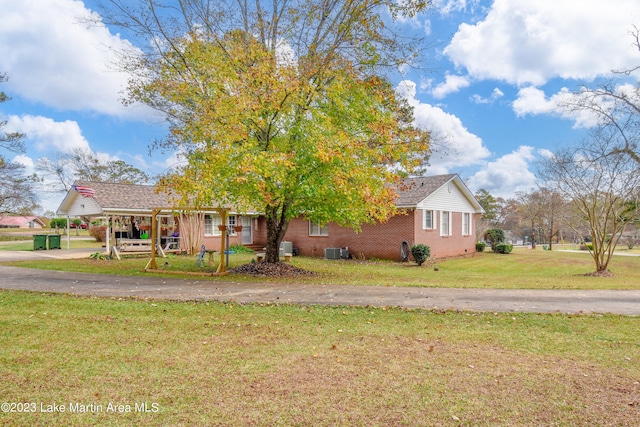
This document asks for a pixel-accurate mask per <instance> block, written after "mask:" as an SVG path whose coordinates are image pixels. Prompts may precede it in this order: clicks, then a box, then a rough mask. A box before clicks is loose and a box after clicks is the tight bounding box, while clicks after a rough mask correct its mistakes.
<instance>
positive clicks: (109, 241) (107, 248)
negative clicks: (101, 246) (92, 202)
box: [105, 215, 111, 255]
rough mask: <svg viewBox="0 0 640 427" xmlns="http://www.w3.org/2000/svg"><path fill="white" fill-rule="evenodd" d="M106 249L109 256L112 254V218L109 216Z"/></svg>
mask: <svg viewBox="0 0 640 427" xmlns="http://www.w3.org/2000/svg"><path fill="white" fill-rule="evenodd" d="M105 240H106V242H105V248H106V252H107V255H109V254H110V253H111V217H110V216H109V215H107V230H106V232H105Z"/></svg>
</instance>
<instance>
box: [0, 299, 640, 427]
mask: <svg viewBox="0 0 640 427" xmlns="http://www.w3.org/2000/svg"><path fill="white" fill-rule="evenodd" d="M638 330H640V318H638V317H625V316H612V315H604V316H602V315H594V316H584V315H582V316H566V315H558V314H523V313H517V314H511V313H502V314H493V313H486V314H472V313H456V312H435V311H422V310H401V309H397V308H388V309H383V308H354V307H320V306H289V305H278V306H274V305H237V304H232V303H226V304H223V303H213V302H211V303H178V302H163V301H141V300H116V299H98V298H78V297H73V296H61V295H47V294H36V293H24V292H10V291H4V292H1V291H0V342H2V345H1V346H0V376H1V377H2V381H0V396H2V401H3V402H14V403H16V405H14V406H13V408H14V409H16V410H17V408H18V405H17V403H21V404H24V403H28V404H29V406H27V409H28V410H31V409H32V408H35V410H36V413H18V412H14V413H1V412H0V425H11V426H51V425H55V426H86V425H106V426H116V425H136V426H156V425H171V426H196V425H220V426H222V425H224V426H246V425H256V426H277V425H281V426H291V425H314V426H315V425H318V426H323V425H362V426H364V425H367V426H368V425H380V426H383V425H384V426H392V425H393V426H402V425H406V426H415V425H445V426H446V425H452V426H457V425H469V426H476V425H487V426H493V425H514V426H515V425H564V426H573V425H575V426H584V425H616V426H625V425H626V426H632V425H637V421H638V419H640V384H639V383H638V381H639V380H640V364H638V360H640V341H639V338H638ZM31 403H33V404H34V405H33V406H31ZM43 405H44V406H43ZM54 405H57V406H54ZM82 405H84V406H82ZM117 405H122V406H117ZM126 405H129V406H128V407H127V406H126ZM136 405H138V407H137V408H136ZM144 405H146V409H147V410H148V412H144V411H141V409H143V408H145V406H144ZM60 407H63V408H64V409H65V412H64V413H61V412H58V413H42V412H40V411H41V410H43V409H44V410H47V409H51V410H54V409H55V408H57V409H58V411H59V410H60V409H59V408H60ZM20 408H22V410H24V408H25V406H24V405H22V406H20ZM83 408H84V409H86V410H87V411H88V412H86V413H78V412H77V411H78V410H79V409H83ZM128 409H130V410H131V412H126V411H127V410H128ZM136 409H137V411H136ZM71 410H74V411H76V412H70V411H71ZM119 410H122V411H125V412H119Z"/></svg>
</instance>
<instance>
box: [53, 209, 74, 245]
mask: <svg viewBox="0 0 640 427" xmlns="http://www.w3.org/2000/svg"><path fill="white" fill-rule="evenodd" d="M66 228H67V250H69V249H71V226H70V225H69V215H67V227H66ZM56 233H57V227H56Z"/></svg>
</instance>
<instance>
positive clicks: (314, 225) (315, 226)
mask: <svg viewBox="0 0 640 427" xmlns="http://www.w3.org/2000/svg"><path fill="white" fill-rule="evenodd" d="M328 235H329V225H328V224H325V225H324V226H321V225H320V223H318V222H315V221H309V236H328Z"/></svg>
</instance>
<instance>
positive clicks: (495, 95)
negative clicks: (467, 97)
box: [471, 88, 504, 104]
mask: <svg viewBox="0 0 640 427" xmlns="http://www.w3.org/2000/svg"><path fill="white" fill-rule="evenodd" d="M503 96H504V93H503V92H502V91H501V90H500V89H498V88H494V89H493V92H491V96H489V97H488V98H485V97H483V96H480V95H478V94H474V95H471V101H473V102H475V103H476V104H491V103H493V102H494V101H496V100H498V99H500V98H502V97H503Z"/></svg>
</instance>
